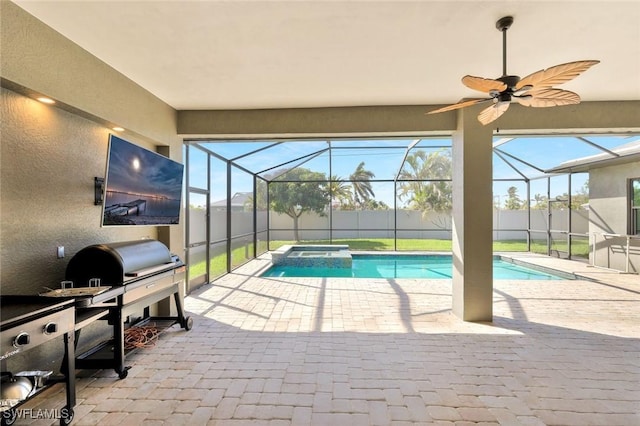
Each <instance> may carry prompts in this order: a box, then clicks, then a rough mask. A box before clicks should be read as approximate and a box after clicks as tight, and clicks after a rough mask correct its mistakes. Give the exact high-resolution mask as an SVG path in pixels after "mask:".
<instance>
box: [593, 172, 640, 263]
mask: <svg viewBox="0 0 640 426" xmlns="http://www.w3.org/2000/svg"><path fill="white" fill-rule="evenodd" d="M638 177H640V161H637V162H635V163H629V164H623V165H617V166H611V167H603V168H599V169H593V170H591V171H590V173H589V210H590V211H589V232H590V233H591V234H593V233H596V235H597V236H596V252H595V263H596V265H598V266H604V267H608V268H613V269H618V270H621V271H624V270H625V262H626V258H625V247H624V246H625V245H626V239H624V238H612V237H608V238H605V237H602V236H600V235H599V234H602V233H609V234H622V235H626V234H627V226H628V217H629V198H628V180H629V179H631V178H638ZM592 238H593V236H592ZM593 256H594V253H592V254H591V261H592V262H593ZM629 270H630V271H631V272H640V241H638V240H632V247H631V250H630V269H629Z"/></svg>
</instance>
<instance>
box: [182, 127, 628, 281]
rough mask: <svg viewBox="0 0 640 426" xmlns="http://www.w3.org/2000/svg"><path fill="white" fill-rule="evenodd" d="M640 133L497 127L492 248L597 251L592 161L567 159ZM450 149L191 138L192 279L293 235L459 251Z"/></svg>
mask: <svg viewBox="0 0 640 426" xmlns="http://www.w3.org/2000/svg"><path fill="white" fill-rule="evenodd" d="M638 143H639V142H638V138H637V136H629V135H624V136H611V135H606V136H604V135H589V136H576V135H569V136H553V137H549V136H531V137H524V136H514V137H504V136H500V137H495V138H494V142H493V206H494V208H493V241H494V243H493V248H494V251H532V252H536V253H541V254H547V255H551V256H559V257H564V258H571V259H582V260H585V261H586V260H588V257H589V251H590V238H591V237H590V235H589V173H588V172H586V171H584V172H574V171H573V170H574V168H572V167H569V166H570V165H571V164H572V163H573V162H576V161H578V159H589V158H594V159H599V158H601V157H603V156H604V158H616V157H619V156H620V155H621V154H620V153H618V152H617V151H618V150H624V149H625V147H628V146H633V147H635V146H636V145H638ZM451 150H452V140H451V138H450V137H415V138H410V137H407V138H365V139H339V138H332V139H300V140H292V139H278V140H189V141H185V152H184V158H185V163H186V166H187V176H186V185H187V191H186V193H187V197H186V203H187V206H188V208H187V209H186V210H187V220H186V224H187V225H186V227H187V259H188V263H189V282H190V283H191V284H192V285H198V284H200V283H204V282H208V281H211V280H213V279H215V278H216V277H218V276H221V275H223V274H225V273H227V272H229V271H231V270H233V269H235V268H236V267H238V266H240V265H242V264H243V263H245V262H247V261H249V260H251V259H254V258H255V257H257V256H259V255H261V254H263V253H265V252H267V251H270V250H275V249H277V248H278V247H280V246H282V245H285V244H296V243H305V244H348V245H349V247H350V249H351V250H375V251H385V250H388V251H441V252H449V251H451V233H452V223H451V211H452V171H453V169H454V168H455V167H456V164H453V163H452V152H451ZM638 174H639V175H640V173H638Z"/></svg>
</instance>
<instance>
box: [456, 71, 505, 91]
mask: <svg viewBox="0 0 640 426" xmlns="http://www.w3.org/2000/svg"><path fill="white" fill-rule="evenodd" d="M462 84H464V85H465V86H467V87H468V88H469V89H473V90H477V91H479V92H484V93H489V92H491V91H498V92H502V91H503V90H505V89H506V88H507V85H506V84H504V83H503V82H502V81H498V80H493V79H490V78H482V77H474V76H472V75H465V76H464V77H462Z"/></svg>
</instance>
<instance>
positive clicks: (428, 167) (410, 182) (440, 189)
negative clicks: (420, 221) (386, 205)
mask: <svg viewBox="0 0 640 426" xmlns="http://www.w3.org/2000/svg"><path fill="white" fill-rule="evenodd" d="M405 162H406V164H407V166H408V167H406V168H405V167H403V169H402V171H401V172H400V174H399V175H398V180H400V181H403V180H404V181H405V182H403V183H402V184H401V185H400V191H399V193H398V198H399V199H400V200H402V199H403V198H407V199H408V204H409V207H410V208H411V209H414V210H421V211H422V212H425V213H426V212H428V211H437V212H444V211H449V210H450V209H451V206H452V197H451V192H452V188H451V182H449V179H451V170H452V165H451V156H450V155H449V154H448V152H443V151H436V152H431V153H428V152H427V151H422V150H420V151H416V152H414V153H413V154H410V155H408V156H407V158H406V160H405ZM434 179H446V180H439V181H438V180H436V181H433V180H434Z"/></svg>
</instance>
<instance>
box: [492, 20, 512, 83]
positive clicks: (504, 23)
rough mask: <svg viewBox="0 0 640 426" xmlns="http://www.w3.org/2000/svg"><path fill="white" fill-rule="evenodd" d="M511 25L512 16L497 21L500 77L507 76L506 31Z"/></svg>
mask: <svg viewBox="0 0 640 426" xmlns="http://www.w3.org/2000/svg"><path fill="white" fill-rule="evenodd" d="M511 24H513V16H505V17H503V18H500V19H498V22H496V28H497V29H498V30H500V32H502V76H503V77H506V76H507V30H508V29H509V27H510V26H511Z"/></svg>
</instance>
